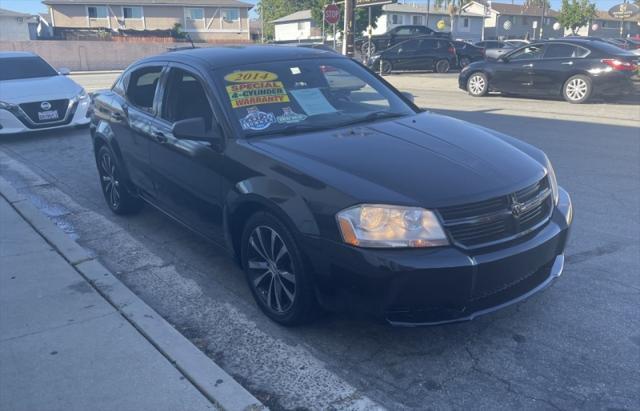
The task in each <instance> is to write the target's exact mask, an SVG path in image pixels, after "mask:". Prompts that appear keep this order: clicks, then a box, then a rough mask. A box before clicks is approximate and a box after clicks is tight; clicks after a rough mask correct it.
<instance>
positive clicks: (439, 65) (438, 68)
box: [436, 60, 451, 73]
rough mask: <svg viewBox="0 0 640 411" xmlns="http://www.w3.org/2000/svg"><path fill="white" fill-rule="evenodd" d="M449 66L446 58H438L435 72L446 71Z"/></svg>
mask: <svg viewBox="0 0 640 411" xmlns="http://www.w3.org/2000/svg"><path fill="white" fill-rule="evenodd" d="M450 68H451V65H450V64H449V62H448V61H447V60H440V61H439V62H437V63H436V72H438V73H447V72H448V71H449V69H450Z"/></svg>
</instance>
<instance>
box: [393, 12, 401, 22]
mask: <svg viewBox="0 0 640 411" xmlns="http://www.w3.org/2000/svg"><path fill="white" fill-rule="evenodd" d="M391 24H402V16H400V15H399V14H392V15H391Z"/></svg>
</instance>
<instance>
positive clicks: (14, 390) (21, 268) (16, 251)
mask: <svg viewBox="0 0 640 411" xmlns="http://www.w3.org/2000/svg"><path fill="white" fill-rule="evenodd" d="M0 194H2V196H0V409H3V410H43V409H47V410H66V411H69V410H87V409H93V410H100V409H104V410H116V409H117V410H154V411H155V410H211V409H229V410H231V409H234V410H248V409H251V410H257V409H261V408H262V406H261V404H260V403H259V402H258V401H257V400H256V399H255V398H253V397H252V396H251V395H250V394H249V393H248V392H246V391H245V390H244V389H243V388H242V387H241V386H239V385H238V384H237V383H236V382H235V381H234V380H233V379H232V378H231V377H230V376H228V375H227V374H226V373H224V372H223V371H221V370H220V369H219V368H217V366H215V364H213V362H212V361H210V360H209V359H208V358H206V357H205V356H203V355H202V357H201V358H200V357H197V354H196V355H195V356H194V355H193V353H192V352H196V353H200V352H199V351H198V349H197V348H195V346H193V345H192V344H191V343H190V342H189V341H188V340H186V339H185V338H184V337H182V336H180V335H179V334H178V333H177V332H175V331H174V332H175V334H177V336H179V338H176V337H175V336H173V335H172V334H171V330H173V328H172V327H170V326H169V325H168V324H166V322H164V320H162V319H161V318H160V317H159V316H158V315H157V314H155V312H154V311H153V310H151V309H150V308H149V307H147V306H146V305H145V304H144V303H143V302H142V301H141V300H140V299H138V298H137V297H135V296H134V295H133V294H131V295H130V296H129V295H126V294H123V293H122V292H118V284H117V283H111V284H110V289H106V287H100V285H99V284H100V281H107V282H108V281H109V280H110V279H112V278H111V277H112V276H111V274H110V273H109V272H107V271H106V270H105V269H104V268H103V267H102V266H100V264H99V263H97V261H95V260H93V259H92V257H91V256H90V255H88V254H85V253H83V250H82V249H81V248H80V247H79V246H77V245H75V243H73V242H71V241H70V240H69V239H68V237H66V236H65V234H64V233H63V232H62V231H61V230H59V229H58V228H57V227H55V226H54V225H53V224H52V223H51V222H50V221H48V220H47V219H46V217H44V216H42V218H40V219H39V218H38V217H37V216H38V215H39V213H40V212H39V211H38V210H36V209H35V208H33V207H32V206H31V205H30V204H29V203H28V200H25V199H24V198H22V197H21V195H20V194H18V193H16V192H15V191H13V190H12V189H11V187H9V186H8V185H7V184H6V183H4V182H3V180H2V179H0ZM34 213H38V214H34ZM25 216H26V217H25ZM31 217H33V218H31ZM27 220H30V221H27ZM38 228H40V229H39V230H38ZM41 233H42V235H41ZM43 236H44V237H43ZM74 245H75V247H74ZM92 276H93V278H92ZM103 278H104V279H105V280H102V279H103ZM88 280H90V281H91V282H89V281H88ZM104 284H105V283H103V285H104ZM120 286H121V287H124V286H122V285H120ZM94 287H95V288H94ZM97 290H98V291H97ZM123 297H127V298H126V301H127V302H126V303H123V304H119V302H122V301H123ZM119 299H120V301H119ZM126 306H129V307H131V308H129V309H126V308H124V307H126ZM136 313H140V314H142V319H136V318H134V314H136ZM154 314H155V318H154ZM165 325H166V328H164V327H165ZM166 344H172V345H173V347H172V349H171V350H173V351H171V350H169V351H167V350H166V349H164V346H166ZM189 356H190V358H188V357H189ZM190 361H191V362H192V364H189V362H190ZM211 367H213V368H211ZM208 380H211V381H208ZM210 384H213V385H214V386H220V389H218V390H217V392H216V389H212V388H211V386H209V385H210Z"/></svg>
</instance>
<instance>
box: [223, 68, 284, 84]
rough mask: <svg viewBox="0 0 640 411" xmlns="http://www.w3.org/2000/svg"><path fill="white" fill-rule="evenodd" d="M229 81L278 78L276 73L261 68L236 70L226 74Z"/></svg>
mask: <svg viewBox="0 0 640 411" xmlns="http://www.w3.org/2000/svg"><path fill="white" fill-rule="evenodd" d="M224 79H225V80H226V81H228V82H229V83H255V82H259V81H273V80H277V79H278V75H277V74H276V73H272V72H270V71H261V70H244V71H234V72H233V73H230V74H227V75H226V76H224Z"/></svg>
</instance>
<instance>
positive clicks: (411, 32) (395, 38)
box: [356, 25, 451, 56]
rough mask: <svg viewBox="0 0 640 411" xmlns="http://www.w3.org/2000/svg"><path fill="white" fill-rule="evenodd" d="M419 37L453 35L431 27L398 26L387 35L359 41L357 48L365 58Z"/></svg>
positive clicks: (378, 35)
mask: <svg viewBox="0 0 640 411" xmlns="http://www.w3.org/2000/svg"><path fill="white" fill-rule="evenodd" d="M418 36H433V37H444V38H450V37H451V33H445V32H441V31H435V30H433V29H431V28H430V27H427V26H421V25H405V26H396V27H394V28H392V29H390V30H389V31H387V32H386V33H382V34H375V35H373V36H371V39H369V38H362V39H358V41H357V42H356V47H357V49H358V50H360V52H361V53H362V55H363V56H368V55H369V53H370V54H375V53H376V52H378V51H382V50H386V49H388V48H389V47H391V46H395V45H396V44H398V43H401V42H403V41H405V40H409V39H413V38H416V37H418Z"/></svg>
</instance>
